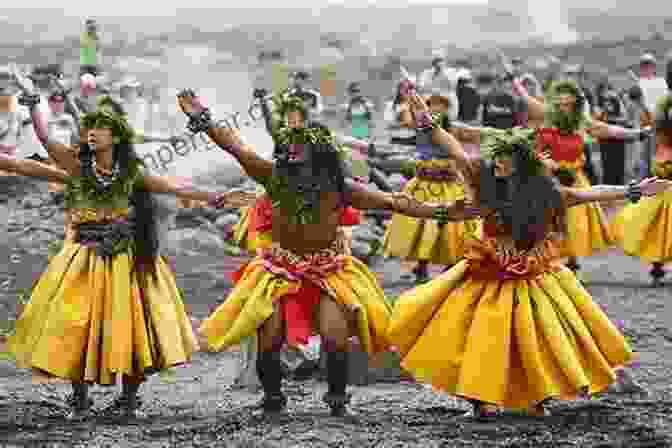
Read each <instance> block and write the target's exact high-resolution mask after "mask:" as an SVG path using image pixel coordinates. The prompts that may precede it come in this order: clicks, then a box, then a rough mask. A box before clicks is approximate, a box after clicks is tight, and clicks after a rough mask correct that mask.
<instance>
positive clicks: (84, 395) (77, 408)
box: [66, 383, 93, 420]
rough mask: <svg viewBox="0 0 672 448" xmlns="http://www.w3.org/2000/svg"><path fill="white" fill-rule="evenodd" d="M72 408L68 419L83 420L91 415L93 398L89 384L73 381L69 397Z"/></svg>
mask: <svg viewBox="0 0 672 448" xmlns="http://www.w3.org/2000/svg"><path fill="white" fill-rule="evenodd" d="M67 402H68V405H69V406H70V410H69V411H68V413H67V414H66V418H67V419H68V420H82V419H85V418H86V417H87V416H88V415H89V410H90V409H91V406H93V400H91V399H90V398H89V385H88V384H86V383H72V394H70V395H69V396H68V398H67Z"/></svg>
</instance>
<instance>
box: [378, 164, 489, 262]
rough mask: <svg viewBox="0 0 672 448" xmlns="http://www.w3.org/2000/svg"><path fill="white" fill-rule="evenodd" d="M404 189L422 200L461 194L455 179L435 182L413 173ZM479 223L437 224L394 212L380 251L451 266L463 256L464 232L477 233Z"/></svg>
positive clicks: (454, 197) (447, 198) (437, 200)
mask: <svg viewBox="0 0 672 448" xmlns="http://www.w3.org/2000/svg"><path fill="white" fill-rule="evenodd" d="M404 192H405V193H408V194H410V195H411V196H413V197H414V198H415V199H417V200H419V201H423V202H434V203H442V202H451V201H455V200H459V199H463V198H464V186H463V185H462V184H461V183H460V182H457V181H453V182H437V181H431V180H425V179H420V178H417V177H414V178H413V179H411V180H410V181H409V182H408V184H406V186H405V188H404ZM479 223H480V221H479V220H470V221H464V222H449V223H447V224H446V225H445V226H443V228H440V227H439V226H438V224H437V222H436V221H435V220H431V219H420V218H411V217H409V216H404V215H401V214H398V213H395V214H394V215H392V220H391V221H390V224H389V226H388V228H387V231H386V232H385V238H384V240H383V248H384V253H385V255H386V256H391V257H400V258H402V259H406V260H418V261H420V260H423V261H424V260H426V261H428V262H430V263H432V264H440V265H445V266H451V265H453V264H455V263H457V262H458V261H460V260H461V259H462V257H463V254H464V239H465V236H466V235H468V234H474V235H478V234H479V232H480V224H479Z"/></svg>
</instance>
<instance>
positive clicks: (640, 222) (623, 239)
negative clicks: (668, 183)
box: [611, 164, 672, 263]
mask: <svg viewBox="0 0 672 448" xmlns="http://www.w3.org/2000/svg"><path fill="white" fill-rule="evenodd" d="M660 165H662V164H657V166H656V167H655V168H654V170H655V171H654V172H655V174H656V175H658V176H660V177H662V178H669V175H670V173H666V172H661V168H662V167H661V166H660ZM611 227H612V232H613V234H614V237H615V239H616V242H617V244H618V246H619V247H621V248H622V249H623V252H625V253H626V254H627V255H631V256H633V257H638V258H640V259H642V260H644V261H646V262H649V263H667V262H669V261H672V192H670V191H667V192H664V193H660V194H658V195H656V196H652V197H648V198H642V199H640V200H639V202H637V203H635V204H628V205H626V206H625V207H623V210H621V211H620V212H619V213H618V214H617V215H616V216H615V217H614V218H613V220H612V222H611ZM626 229H627V232H626Z"/></svg>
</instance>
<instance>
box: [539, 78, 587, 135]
mask: <svg viewBox="0 0 672 448" xmlns="http://www.w3.org/2000/svg"><path fill="white" fill-rule="evenodd" d="M561 95H572V96H575V97H577V98H578V96H579V95H580V91H579V86H578V85H577V84H576V83H575V82H574V81H572V80H562V81H555V82H553V83H552V84H551V86H550V88H549V89H548V92H547V93H546V96H545V100H544V102H545V108H546V109H545V114H544V115H545V116H544V127H547V128H557V129H559V130H560V131H563V132H578V131H581V130H583V129H585V128H587V127H589V126H590V121H589V120H588V119H587V118H586V116H585V115H584V113H583V112H582V111H575V112H572V113H565V112H563V111H561V110H560V99H559V97H560V96H561Z"/></svg>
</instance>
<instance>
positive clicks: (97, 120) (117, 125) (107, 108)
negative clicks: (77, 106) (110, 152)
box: [82, 98, 133, 143]
mask: <svg viewBox="0 0 672 448" xmlns="http://www.w3.org/2000/svg"><path fill="white" fill-rule="evenodd" d="M113 104H114V103H113V100H112V99H111V98H109V99H107V98H103V99H101V100H100V101H99V102H98V108H97V109H96V111H95V112H90V113H88V114H85V115H84V116H83V117H82V127H83V128H85V129H95V128H105V129H110V130H111V131H112V135H113V136H114V137H115V143H132V142H133V129H131V127H130V126H129V124H128V121H127V119H126V115H125V114H123V113H121V114H120V113H117V112H116V111H115V110H114V106H113Z"/></svg>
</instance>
